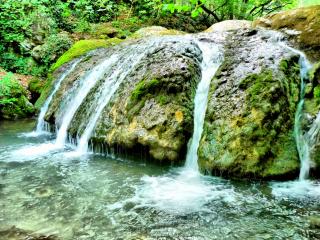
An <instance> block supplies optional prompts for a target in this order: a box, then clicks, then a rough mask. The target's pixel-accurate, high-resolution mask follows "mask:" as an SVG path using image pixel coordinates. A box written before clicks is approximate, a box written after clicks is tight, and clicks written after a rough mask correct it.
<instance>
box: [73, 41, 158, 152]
mask: <svg viewBox="0 0 320 240" xmlns="http://www.w3.org/2000/svg"><path fill="white" fill-rule="evenodd" d="M148 44H149V46H145V45H138V46H137V45H134V46H131V47H130V49H129V50H127V49H126V51H125V52H123V56H122V57H123V59H120V60H119V61H118V63H117V66H116V68H115V69H113V71H110V73H109V75H108V76H107V77H106V82H105V84H104V85H103V87H102V88H101V89H100V91H99V93H98V94H96V95H95V98H96V101H95V102H96V104H95V107H94V108H93V109H92V112H91V114H90V118H89V121H88V124H87V126H86V127H85V130H84V132H83V134H82V135H81V138H80V140H79V142H78V146H77V149H76V153H79V154H84V153H87V152H88V142H89V139H90V137H91V136H92V132H93V130H94V128H95V126H96V123H97V121H98V119H99V117H100V115H101V113H102V111H103V109H104V108H105V106H107V104H108V103H109V101H110V99H111V97H112V96H113V94H114V93H115V92H116V91H117V89H118V88H119V86H120V84H121V83H122V82H123V80H124V79H125V78H126V77H127V76H128V74H130V73H131V71H133V70H134V69H135V66H136V65H137V64H138V63H139V62H140V61H141V59H142V58H143V57H144V56H145V55H146V54H147V53H148V49H150V47H151V46H152V45H154V43H153V41H150V42H149V43H148ZM133 52H134V54H132V53H133ZM130 53H131V54H130Z"/></svg>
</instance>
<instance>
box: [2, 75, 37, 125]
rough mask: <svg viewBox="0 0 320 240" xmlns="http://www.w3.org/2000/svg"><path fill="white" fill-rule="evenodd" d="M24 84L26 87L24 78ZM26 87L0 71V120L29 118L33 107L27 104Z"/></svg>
mask: <svg viewBox="0 0 320 240" xmlns="http://www.w3.org/2000/svg"><path fill="white" fill-rule="evenodd" d="M24 79H25V82H23V83H24V84H26V85H27V83H26V81H28V80H26V77H25V78H24ZM26 88H27V86H23V85H22V81H19V80H18V79H17V76H16V75H14V74H12V73H6V72H4V71H2V70H1V69H0V119H1V118H4V119H16V118H23V117H28V116H31V115H32V114H33V113H34V106H33V105H32V104H31V103H30V102H29V99H30V98H31V96H30V95H29V94H28V92H27V90H26Z"/></svg>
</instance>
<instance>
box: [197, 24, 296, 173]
mask: <svg viewBox="0 0 320 240" xmlns="http://www.w3.org/2000/svg"><path fill="white" fill-rule="evenodd" d="M272 35H273V34H272V32H266V31H256V30H243V31H241V32H238V33H237V34H231V35H230V36H229V38H227V42H226V44H225V59H224V62H223V63H222V65H221V67H220V69H219V70H218V72H217V74H216V76H215V77H214V79H213V80H212V82H211V92H210V94H209V100H208V109H207V113H206V119H205V125H204V132H203V136H202V140H201V142H200V148H199V152H198V154H199V163H200V167H201V169H202V170H203V171H206V172H209V173H213V174H218V175H219V174H223V175H229V176H233V177H250V178H277V177H280V176H286V177H287V178H288V177H290V176H291V177H293V176H295V174H296V173H297V172H298V170H299V160H298V155H297V151H296V147H295V141H294V136H293V126H294V115H295V110H296V105H297V103H298V100H299V86H300V78H299V66H298V56H295V54H293V53H291V52H290V51H289V50H287V49H285V48H283V47H282V46H280V45H279V43H277V42H276V41H275V40H274V39H273V37H272Z"/></svg>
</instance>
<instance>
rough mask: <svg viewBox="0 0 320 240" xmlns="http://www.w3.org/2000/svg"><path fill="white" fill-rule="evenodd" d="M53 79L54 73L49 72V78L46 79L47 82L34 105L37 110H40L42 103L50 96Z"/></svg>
mask: <svg viewBox="0 0 320 240" xmlns="http://www.w3.org/2000/svg"><path fill="white" fill-rule="evenodd" d="M53 80H54V77H53V76H52V74H50V73H49V74H48V77H47V80H46V81H45V84H44V86H43V87H42V91H41V95H40V97H39V98H38V99H37V101H36V102H35V104H34V107H35V108H36V109H37V110H40V108H41V107H42V105H43V104H44V102H45V101H46V99H47V97H48V96H49V93H50V89H51V86H52V82H53Z"/></svg>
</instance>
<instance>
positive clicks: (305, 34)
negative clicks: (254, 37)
mask: <svg viewBox="0 0 320 240" xmlns="http://www.w3.org/2000/svg"><path fill="white" fill-rule="evenodd" d="M253 26H258V27H265V28H271V29H274V30H278V31H281V32H283V33H286V34H287V35H288V37H289V39H291V40H292V41H293V42H294V43H295V44H296V45H297V47H299V48H300V49H302V50H304V51H305V52H306V54H307V55H308V57H309V58H310V59H311V60H312V61H319V60H320V51H319V50H320V5H316V6H310V7H305V8H298V9H294V10H290V11H283V12H280V13H275V14H271V15H267V16H265V17H262V18H260V19H257V20H256V21H254V22H253Z"/></svg>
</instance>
